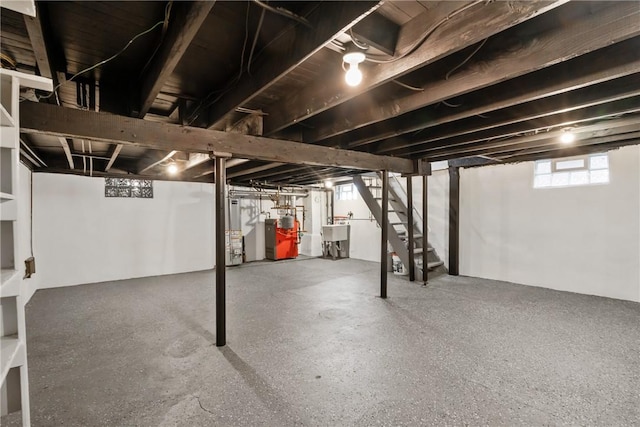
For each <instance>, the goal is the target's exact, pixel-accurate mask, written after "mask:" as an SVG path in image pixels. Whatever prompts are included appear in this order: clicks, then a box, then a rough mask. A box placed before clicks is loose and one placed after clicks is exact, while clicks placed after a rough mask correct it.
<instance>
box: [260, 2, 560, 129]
mask: <svg viewBox="0 0 640 427" xmlns="http://www.w3.org/2000/svg"><path fill="white" fill-rule="evenodd" d="M565 2H566V0H558V1H535V2H533V1H514V2H492V3H489V4H487V5H485V6H481V4H484V2H480V3H478V5H475V6H473V7H472V8H470V9H469V10H467V11H464V12H462V13H460V14H459V15H457V16H454V17H452V18H451V19H449V20H448V19H447V17H448V16H450V15H451V13H452V10H451V5H452V4H453V2H440V3H441V5H438V6H437V7H436V8H434V9H433V10H430V11H428V13H424V14H422V15H420V16H419V17H417V18H416V20H419V21H420V22H410V23H407V24H405V26H407V25H410V24H411V28H412V29H414V30H413V32H414V34H412V36H410V35H408V34H407V35H406V36H404V35H403V34H402V30H401V34H400V37H399V41H398V44H399V45H400V44H401V39H402V40H405V39H406V40H409V39H412V40H414V41H415V40H416V38H418V37H419V36H420V34H421V33H424V31H425V29H428V28H431V27H433V26H435V25H437V24H438V23H439V22H441V21H442V22H445V23H443V24H442V25H441V26H440V27H438V28H437V29H436V30H435V31H434V32H433V33H432V34H431V35H430V36H429V37H428V39H427V40H426V41H425V43H423V44H422V45H421V46H419V47H418V48H417V49H416V50H415V52H413V53H412V54H410V55H407V56H405V57H403V58H401V59H398V60H397V61H394V62H390V63H386V64H379V65H376V66H375V67H372V68H369V69H368V70H367V72H366V76H365V80H364V82H363V83H362V84H361V85H360V86H358V87H356V88H350V87H347V86H345V84H344V82H343V81H341V80H340V81H335V82H327V81H325V80H322V81H318V82H317V84H315V85H310V86H309V87H307V88H305V89H303V90H301V91H298V92H296V93H293V94H291V95H290V96H289V97H288V98H286V99H284V100H282V101H280V102H277V103H275V104H274V105H273V106H272V107H271V108H269V109H268V110H267V112H268V113H269V116H267V117H266V118H265V129H264V131H265V135H271V134H273V133H275V132H277V131H279V130H281V129H283V128H286V127H288V126H290V125H292V124H294V123H297V122H299V121H302V120H305V119H307V118H309V117H312V116H315V115H316V114H319V113H321V112H323V111H325V110H328V109H330V108H334V107H336V106H338V105H340V104H342V103H344V102H346V101H348V100H350V99H353V98H354V97H356V96H358V95H361V94H363V93H365V92H368V91H370V90H371V89H373V88H375V87H378V86H380V85H382V84H384V83H387V82H389V81H391V80H393V79H396V78H398V77H401V76H403V75H405V74H407V73H410V72H411V71H414V70H416V69H418V68H420V67H423V66H425V65H427V64H430V63H433V62H435V61H437V60H438V59H441V58H444V57H445V56H447V55H450V54H452V53H454V52H457V51H459V50H461V49H464V48H465V47H468V46H471V45H473V44H475V43H477V42H480V41H482V40H484V39H486V38H487V37H490V36H492V35H494V34H496V33H498V32H500V31H503V30H505V29H507V28H510V27H513V26H514V25H517V24H519V23H521V22H523V21H526V20H527V19H530V18H532V17H533V16H535V15H538V14H541V13H544V12H546V11H548V10H551V9H553V8H555V7H557V6H559V5H561V4H563V3H565ZM458 6H459V3H458ZM403 28H404V27H403ZM405 43H406V42H405ZM397 50H398V49H397ZM403 50H406V49H403ZM400 52H401V51H400Z"/></svg>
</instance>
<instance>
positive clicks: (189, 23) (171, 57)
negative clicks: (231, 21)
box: [134, 1, 215, 118]
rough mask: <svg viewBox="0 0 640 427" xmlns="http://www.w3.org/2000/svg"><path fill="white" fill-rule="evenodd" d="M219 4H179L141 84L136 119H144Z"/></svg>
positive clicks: (194, 2) (174, 9)
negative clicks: (211, 12)
mask: <svg viewBox="0 0 640 427" xmlns="http://www.w3.org/2000/svg"><path fill="white" fill-rule="evenodd" d="M214 4H215V1H190V2H175V3H174V4H173V6H172V12H174V13H175V14H174V13H172V15H173V16H171V17H170V20H169V27H168V29H167V33H166V35H165V37H164V40H163V42H162V45H161V46H160V49H159V50H158V52H157V54H156V56H155V57H154V58H153V60H152V61H151V64H150V65H149V68H148V69H147V70H146V72H145V74H144V77H143V78H142V80H141V83H140V95H139V96H140V99H139V106H138V111H137V112H134V115H135V116H136V117H140V118H142V117H144V116H145V115H146V114H147V113H148V112H149V109H150V108H151V106H152V105H153V101H154V100H155V99H156V97H157V96H158V93H160V89H162V86H164V84H165V82H166V81H167V79H168V78H169V77H170V76H171V74H172V73H173V70H174V69H175V67H176V65H178V62H180V59H181V58H182V55H184V53H185V52H186V51H187V48H188V47H189V45H190V44H191V41H192V40H193V38H194V37H195V36H196V34H197V33H198V30H199V29H200V26H202V24H203V23H204V21H205V20H206V18H207V16H208V15H209V12H210V11H211V8H212V7H213V5H214Z"/></svg>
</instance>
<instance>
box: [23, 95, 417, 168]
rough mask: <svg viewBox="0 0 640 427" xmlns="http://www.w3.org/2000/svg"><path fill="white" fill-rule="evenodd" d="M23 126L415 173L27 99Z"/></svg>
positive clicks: (327, 151) (319, 150) (316, 150)
mask: <svg viewBox="0 0 640 427" xmlns="http://www.w3.org/2000/svg"><path fill="white" fill-rule="evenodd" d="M20 118H21V120H20V126H21V130H22V132H25V133H42V134H48V135H55V136H70V137H73V138H84V139H91V140H95V141H104V142H110V143H118V144H119V143H122V144H131V145H137V146H145V147H150V148H156V149H160V150H178V151H184V152H189V153H190V152H198V153H212V152H214V153H215V152H219V153H220V152H221V153H230V154H231V155H233V156H237V157H241V158H245V159H253V160H265V161H269V162H279V163H294V164H305V165H316V166H335V167H343V168H353V169H362V170H383V169H386V170H389V171H392V172H400V173H405V174H412V173H414V172H415V169H416V167H415V162H414V161H412V160H409V159H402V158H397V157H389V156H377V155H374V154H369V153H362V152H357V151H349V150H339V149H335V148H329V147H320V146H314V145H309V144H302V143H299V142H292V141H283V140H278V139H272V138H264V137H259V136H251V135H241V134H235V133H227V132H220V131H215V130H208V129H200V128H190V127H183V126H179V125H173V124H167V123H156V122H150V121H146V120H141V119H135V118H131V117H124V116H117V115H112V114H104V113H97V112H93V111H83V110H76V109H72V108H62V107H56V106H53V105H46V104H41V103H34V102H28V101H24V102H21V103H20Z"/></svg>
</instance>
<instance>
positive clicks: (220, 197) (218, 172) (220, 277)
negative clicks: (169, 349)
mask: <svg viewBox="0 0 640 427" xmlns="http://www.w3.org/2000/svg"><path fill="white" fill-rule="evenodd" d="M215 168H216V169H215V179H216V194H215V196H216V225H215V233H216V346H218V347H222V346H224V345H225V344H226V342H227V333H226V301H225V288H226V275H225V273H226V259H225V258H226V257H225V249H226V248H225V240H226V239H225V218H226V215H225V184H226V182H225V181H226V165H225V158H224V157H216V160H215Z"/></svg>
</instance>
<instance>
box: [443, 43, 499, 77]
mask: <svg viewBox="0 0 640 427" xmlns="http://www.w3.org/2000/svg"><path fill="white" fill-rule="evenodd" d="M487 40H489V37H487V38H486V39H484V40H482V43H480V44H479V45H478V47H476V48H475V49H474V50H473V52H471V53H470V54H469V56H467V58H466V59H465V60H464V61H462V62H461V63H459V64H458V65H456V66H455V67H453V68H452V69H451V70H449V72H448V73H447V75H446V76H444V79H445V80H449V76H451V74H452V73H453V72H454V71H456V70H457V69H458V68H460V67H462V66H463V65H464V64H466V63H467V62H469V60H470V59H471V58H472V57H473V55H475V54H476V53H478V51H479V50H480V49H481V48H482V46H484V44H485V43H486V42H487Z"/></svg>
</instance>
